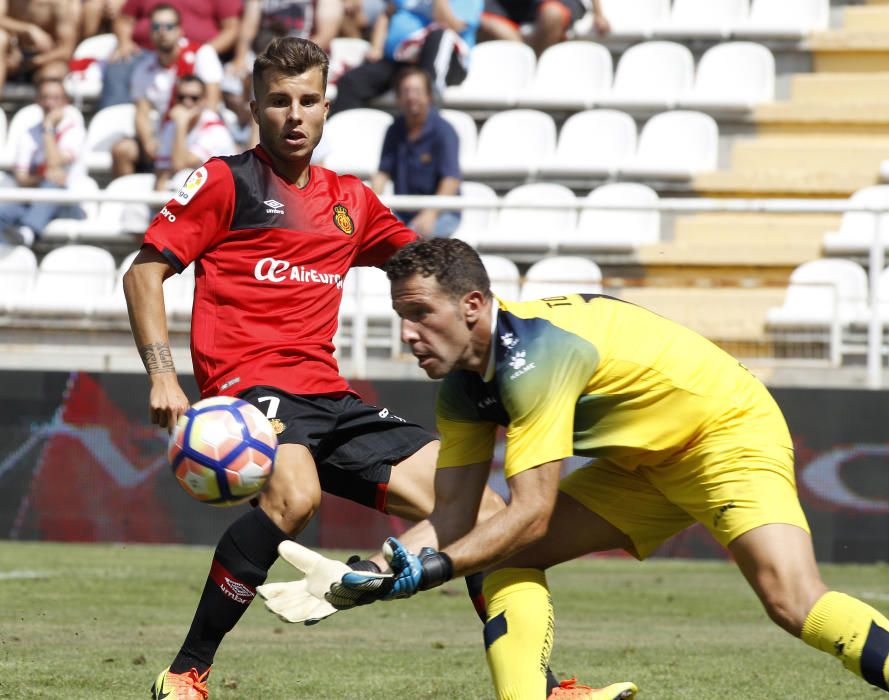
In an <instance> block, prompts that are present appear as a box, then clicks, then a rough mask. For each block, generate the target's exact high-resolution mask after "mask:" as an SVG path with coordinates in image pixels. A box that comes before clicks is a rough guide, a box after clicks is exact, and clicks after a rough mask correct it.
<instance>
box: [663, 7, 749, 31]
mask: <svg viewBox="0 0 889 700" xmlns="http://www.w3.org/2000/svg"><path fill="white" fill-rule="evenodd" d="M749 13H750V0H673V7H672V8H671V9H670V16H669V18H668V19H667V20H666V22H664V23H663V24H662V25H660V26H658V27H655V29H654V34H655V36H664V37H677V38H681V39H696V38H702V39H727V38H728V37H729V35H730V34H731V31H732V29H733V28H734V27H737V26H739V25H740V24H742V23H743V22H744V21H745V20H746V19H747V16H748V15H749Z"/></svg>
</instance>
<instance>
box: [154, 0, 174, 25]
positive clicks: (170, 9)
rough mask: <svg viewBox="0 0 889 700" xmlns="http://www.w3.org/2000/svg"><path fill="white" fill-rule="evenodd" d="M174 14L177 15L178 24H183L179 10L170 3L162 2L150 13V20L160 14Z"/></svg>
mask: <svg viewBox="0 0 889 700" xmlns="http://www.w3.org/2000/svg"><path fill="white" fill-rule="evenodd" d="M165 11H166V12H172V13H173V14H174V15H176V24H182V13H181V12H179V10H178V9H177V8H175V7H173V6H172V5H170V4H169V3H166V2H162V3H161V4H160V5H155V6H154V7H152V8H151V12H149V13H148V16H149V18H150V17H154V15H155V14H157V13H158V12H165Z"/></svg>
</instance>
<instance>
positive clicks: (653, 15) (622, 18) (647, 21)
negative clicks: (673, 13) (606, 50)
mask: <svg viewBox="0 0 889 700" xmlns="http://www.w3.org/2000/svg"><path fill="white" fill-rule="evenodd" d="M601 4H602V13H603V14H604V15H605V17H607V18H608V22H609V23H610V24H611V34H610V35H611V36H612V37H615V38H626V37H637V38H646V39H647V38H648V37H650V36H651V35H652V33H653V32H654V28H655V27H657V26H659V25H661V24H663V23H664V21H665V20H666V19H667V17H669V16H670V0H602V2H601Z"/></svg>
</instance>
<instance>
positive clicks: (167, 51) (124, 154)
mask: <svg viewBox="0 0 889 700" xmlns="http://www.w3.org/2000/svg"><path fill="white" fill-rule="evenodd" d="M151 42H152V45H153V46H154V48H155V50H154V51H152V52H149V53H148V54H147V55H146V56H145V58H144V59H143V60H142V62H140V63H139V65H138V66H136V69H135V70H134V71H133V78H132V81H131V83H130V92H131V97H132V100H133V103H134V104H135V105H136V136H135V138H125V139H122V140H120V141H118V142H117V143H116V144H114V146H113V147H112V149H111V156H112V172H113V174H114V176H115V177H120V176H121V175H129V174H130V173H134V172H153V171H154V161H155V158H157V152H158V146H159V142H158V135H159V133H158V132H159V130H158V129H157V128H156V127H155V124H156V123H157V120H156V117H158V116H159V118H160V121H161V123H162V122H165V121H166V120H167V115H168V112H169V110H170V108H171V107H173V95H174V89H175V87H176V81H177V80H178V79H179V78H180V77H181V76H183V75H196V76H197V77H199V78H200V79H201V80H203V81H204V84H205V86H206V99H207V107H208V108H210V109H216V107H217V105H218V103H219V94H220V92H219V84H220V82H221V81H222V64H221V63H220V62H219V57H218V56H217V55H216V51H214V50H213V47H212V46H210V45H209V44H204V45H198V44H196V43H193V42H190V41H188V39H186V38H184V37H183V36H182V28H181V26H180V20H179V11H178V10H176V8H174V7H172V6H170V5H158V6H157V7H155V8H154V10H152V12H151ZM153 115H154V116H153Z"/></svg>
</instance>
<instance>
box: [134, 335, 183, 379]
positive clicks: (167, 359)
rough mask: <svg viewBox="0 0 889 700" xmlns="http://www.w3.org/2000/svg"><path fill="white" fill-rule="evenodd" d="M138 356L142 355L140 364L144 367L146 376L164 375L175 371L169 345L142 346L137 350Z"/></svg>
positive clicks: (153, 344)
mask: <svg viewBox="0 0 889 700" xmlns="http://www.w3.org/2000/svg"><path fill="white" fill-rule="evenodd" d="M139 354H140V355H142V364H144V365H145V369H146V370H147V371H148V374H166V373H168V372H175V371H176V368H175V367H174V366H173V353H172V352H170V344H169V343H152V344H151V345H143V346H142V347H140V348H139Z"/></svg>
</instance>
